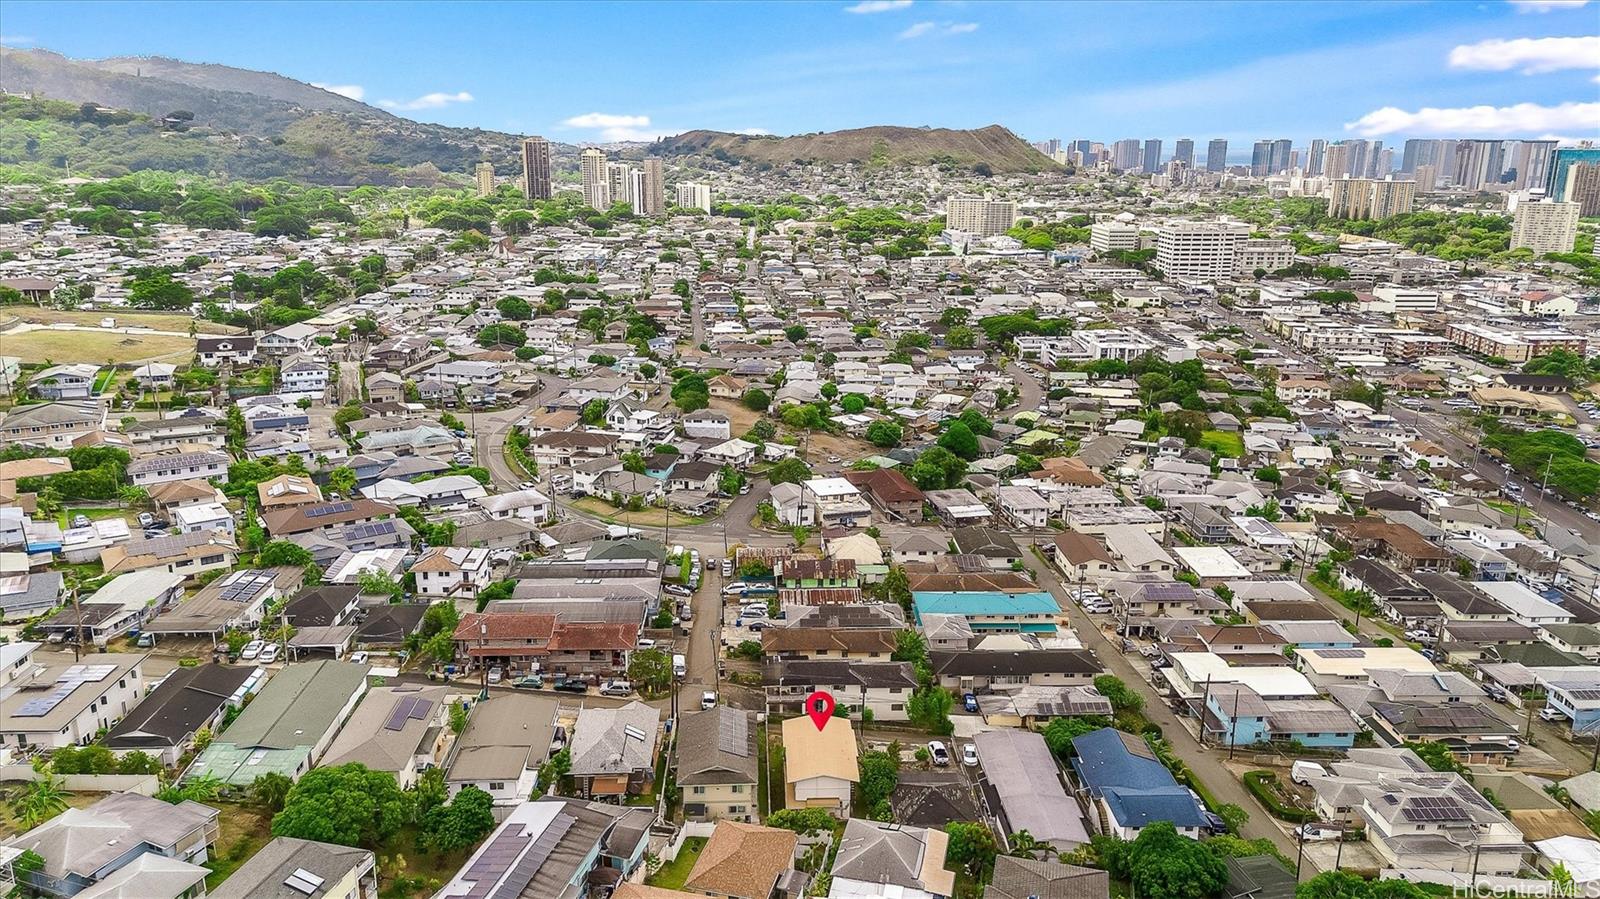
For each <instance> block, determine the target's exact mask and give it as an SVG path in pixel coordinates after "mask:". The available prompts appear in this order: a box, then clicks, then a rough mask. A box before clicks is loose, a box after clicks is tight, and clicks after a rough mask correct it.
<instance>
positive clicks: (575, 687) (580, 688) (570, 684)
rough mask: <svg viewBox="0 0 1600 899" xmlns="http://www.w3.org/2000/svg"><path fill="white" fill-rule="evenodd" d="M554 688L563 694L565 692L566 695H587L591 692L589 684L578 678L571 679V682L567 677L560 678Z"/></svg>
mask: <svg viewBox="0 0 1600 899" xmlns="http://www.w3.org/2000/svg"><path fill="white" fill-rule="evenodd" d="M552 686H553V688H554V689H557V690H561V691H562V692H565V693H587V692H589V684H588V682H587V681H584V680H581V679H577V678H573V679H570V680H569V679H568V678H565V677H563V678H558V679H557V680H556V682H555V683H554V684H553V685H552Z"/></svg>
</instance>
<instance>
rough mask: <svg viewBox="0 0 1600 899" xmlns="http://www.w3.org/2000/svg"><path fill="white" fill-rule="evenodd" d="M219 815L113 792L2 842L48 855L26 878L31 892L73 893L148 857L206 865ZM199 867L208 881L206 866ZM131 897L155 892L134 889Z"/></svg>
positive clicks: (189, 805) (203, 808) (192, 803)
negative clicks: (89, 804)
mask: <svg viewBox="0 0 1600 899" xmlns="http://www.w3.org/2000/svg"><path fill="white" fill-rule="evenodd" d="M220 814H221V813H220V812H218V811H217V810H216V809H214V808H208V807H206V806H204V805H201V804H200V803H198V802H195V801H193V800H184V801H183V802H180V803H177V804H173V803H168V802H163V801H162V800H160V799H153V798H151V797H149V796H142V795H140V794H138V793H112V794H110V795H109V796H107V797H105V798H104V799H101V800H100V801H99V802H96V803H94V804H93V805H91V806H89V807H88V808H69V809H67V810H66V811H64V812H62V813H61V814H59V815H56V816H55V817H53V818H51V819H50V820H48V821H45V822H44V823H43V824H40V825H39V826H37V827H35V828H33V829H32V830H30V831H28V832H26V833H23V834H20V835H18V836H15V837H12V838H11V839H9V840H6V841H5V842H4V843H0V846H4V847H8V848H11V849H16V850H24V851H29V852H32V853H34V854H35V855H38V856H39V857H40V858H41V859H43V861H44V864H43V865H42V866H41V867H39V868H38V869H37V870H34V871H31V872H28V873H27V874H26V875H25V876H24V877H23V883H24V884H25V885H26V888H27V889H28V890H30V891H34V892H37V893H40V894H42V895H46V896H59V897H70V896H76V895H79V894H80V893H85V892H89V891H92V890H95V888H96V887H97V886H99V885H100V884H103V883H106V882H108V881H110V880H111V879H112V878H115V877H116V875H117V872H119V871H121V870H123V869H124V868H126V867H128V866H130V865H136V864H141V862H140V859H141V857H142V856H144V855H157V856H161V857H163V858H165V859H169V860H175V861H177V862H180V863H187V864H188V865H190V866H198V865H201V864H204V863H205V861H206V859H207V855H208V853H209V852H210V849H211V847H212V846H214V845H215V844H216V842H217V838H218V836H219V834H220V829H219V827H218V825H217V818H218V816H219V815H220ZM180 870H182V869H180ZM200 871H201V872H202V874H201V877H200V880H201V881H203V880H204V874H203V872H204V869H203V868H202V869H200ZM202 890H203V887H202ZM129 895H150V894H148V893H139V892H138V891H137V887H135V888H134V891H133V892H130V893H129Z"/></svg>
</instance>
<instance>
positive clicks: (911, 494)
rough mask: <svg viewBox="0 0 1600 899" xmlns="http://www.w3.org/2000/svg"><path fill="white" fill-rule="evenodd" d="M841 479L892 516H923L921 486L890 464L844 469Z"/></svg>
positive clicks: (910, 518)
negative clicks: (872, 467) (879, 466)
mask: <svg viewBox="0 0 1600 899" xmlns="http://www.w3.org/2000/svg"><path fill="white" fill-rule="evenodd" d="M844 479H845V480H847V481H849V482H850V483H851V484H854V485H855V486H856V489H858V490H860V491H861V492H862V493H864V494H866V496H867V499H868V500H869V501H870V502H871V503H872V504H873V505H875V506H877V507H878V508H880V509H882V510H883V511H884V512H886V513H888V515H889V516H890V517H891V518H897V519H900V520H901V521H921V520H922V503H923V496H922V490H921V489H919V488H918V487H917V485H916V484H913V483H911V479H910V478H908V477H906V476H905V475H903V474H901V473H900V472H899V471H897V470H895V469H893V468H875V469H873V470H871V471H847V472H845V473H844Z"/></svg>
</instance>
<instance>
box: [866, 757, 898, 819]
mask: <svg viewBox="0 0 1600 899" xmlns="http://www.w3.org/2000/svg"><path fill="white" fill-rule="evenodd" d="M860 767H861V774H860V776H861V780H860V783H859V785H858V788H859V789H860V791H861V804H862V806H864V807H865V808H866V809H867V815H868V817H870V818H872V819H873V820H875V821H890V820H893V815H892V814H891V813H890V811H889V797H890V795H892V794H893V793H894V788H895V787H896V786H897V785H898V784H899V783H900V758H899V755H898V754H895V753H889V752H884V751H882V750H869V751H867V752H865V753H862V755H861V761H860Z"/></svg>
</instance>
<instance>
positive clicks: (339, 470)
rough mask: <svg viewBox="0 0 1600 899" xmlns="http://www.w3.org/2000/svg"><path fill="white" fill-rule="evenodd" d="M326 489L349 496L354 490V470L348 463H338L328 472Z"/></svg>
mask: <svg viewBox="0 0 1600 899" xmlns="http://www.w3.org/2000/svg"><path fill="white" fill-rule="evenodd" d="M328 489H329V490H331V491H333V492H334V493H337V494H339V495H341V496H349V495H351V494H353V493H355V490H356V472H355V469H353V468H351V467H350V466H348V465H340V466H338V467H336V468H333V469H332V470H330V471H329V472H328Z"/></svg>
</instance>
